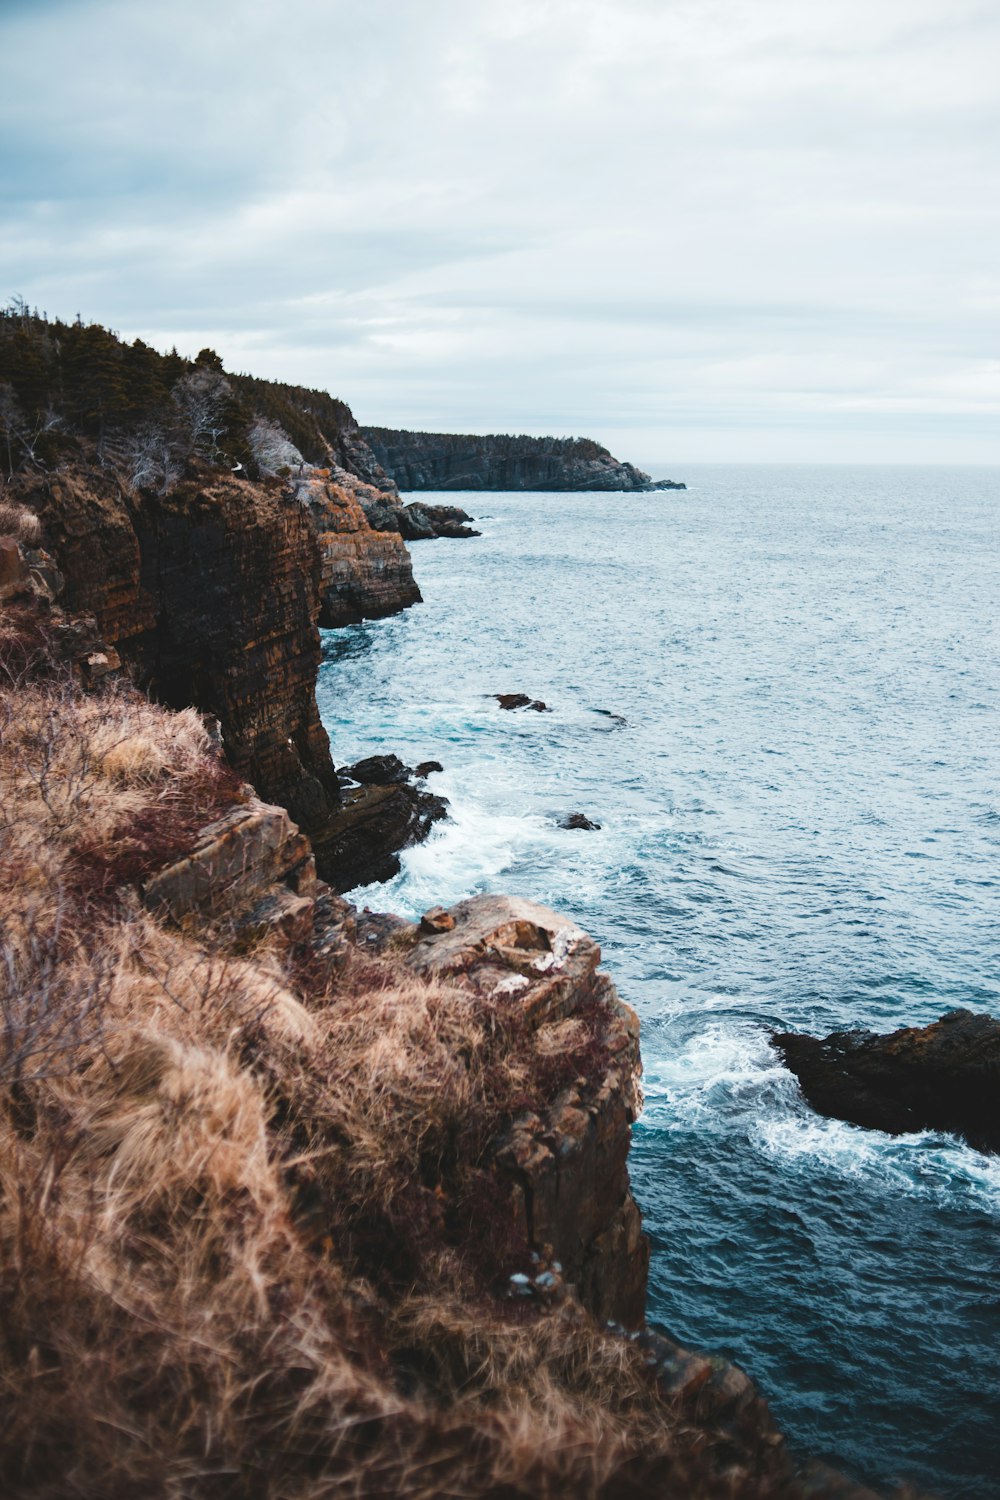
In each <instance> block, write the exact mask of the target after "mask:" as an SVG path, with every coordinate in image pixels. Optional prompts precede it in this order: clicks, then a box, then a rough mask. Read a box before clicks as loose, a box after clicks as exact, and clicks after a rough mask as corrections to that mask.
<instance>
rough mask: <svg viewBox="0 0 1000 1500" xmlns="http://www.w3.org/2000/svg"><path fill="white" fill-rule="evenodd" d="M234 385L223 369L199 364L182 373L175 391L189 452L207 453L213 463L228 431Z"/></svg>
mask: <svg viewBox="0 0 1000 1500" xmlns="http://www.w3.org/2000/svg"><path fill="white" fill-rule="evenodd" d="M232 395H233V388H232V386H231V385H230V384H229V381H228V380H227V379H226V377H225V375H223V374H222V372H221V370H213V369H210V368H206V367H199V368H197V369H194V370H191V371H190V372H189V373H188V374H187V375H182V376H181V378H180V380H178V382H177V384H176V385H175V386H174V388H173V391H172V392H171V400H172V401H173V403H174V406H175V407H176V409H177V412H178V415H179V418H180V422H181V427H182V430H183V432H184V434H185V437H186V440H187V443H188V445H189V452H190V451H194V452H199V453H204V454H205V456H206V457H207V458H209V459H210V460H211V461H212V462H213V463H214V462H215V461H216V460H217V459H218V456H219V438H220V437H221V436H222V434H223V433H224V432H225V430H226V409H227V407H228V405H229V403H230V401H231V400H232Z"/></svg>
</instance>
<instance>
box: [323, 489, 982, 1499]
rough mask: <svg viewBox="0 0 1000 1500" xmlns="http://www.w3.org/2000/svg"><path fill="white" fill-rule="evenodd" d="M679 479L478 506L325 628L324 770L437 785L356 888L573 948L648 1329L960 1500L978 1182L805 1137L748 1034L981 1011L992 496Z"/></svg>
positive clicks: (757, 1040) (964, 1153) (816, 1130)
mask: <svg viewBox="0 0 1000 1500" xmlns="http://www.w3.org/2000/svg"><path fill="white" fill-rule="evenodd" d="M686 477H687V478H688V481H689V486H690V487H689V490H688V491H687V493H686V494H682V495H680V496H646V497H641V496H640V497H628V498H626V497H615V498H614V500H613V501H610V502H609V500H608V498H607V497H603V498H602V497H593V496H573V495H558V496H556V495H552V496H538V495H523V496H522V495H505V496H493V495H491V496H490V497H489V509H490V512H491V515H492V519H491V521H490V524H489V526H488V527H486V528H484V531H485V534H484V535H483V537H481V538H480V539H479V540H477V541H472V542H467V541H451V542H447V541H440V542H433V543H420V544H418V545H416V546H415V547H414V549H413V551H414V562H415V569H416V573H417V576H418V578H419V580H420V586H421V589H422V591H423V593H424V598H425V601H426V602H425V604H424V605H422V606H420V607H419V608H417V609H414V610H411V611H408V612H407V613H406V614H405V615H402V616H398V617H396V618H394V619H391V620H385V621H380V622H378V623H377V624H371V625H364V626H359V627H355V628H353V629H351V630H346V631H337V632H330V633H328V634H327V635H326V636H325V640H324V650H325V655H326V665H325V667H324V670H323V673H322V674H321V683H320V702H321V710H322V712H323V716H324V721H325V722H326V724H327V727H328V728H329V730H330V732H331V737H332V740H333V743H334V747H335V751H336V755H337V758H338V760H339V761H341V762H346V761H350V760H353V759H355V758H357V757H360V756H362V755H366V754H371V753H374V752H377V751H384V750H393V751H395V752H396V753H397V754H399V755H401V756H402V757H403V758H404V759H405V760H407V761H408V762H409V763H410V764H416V763H418V762H420V761H423V760H430V759H434V760H439V761H440V762H441V763H442V764H443V765H444V766H445V768H446V770H445V773H444V774H443V775H435V776H433V777H432V778H431V786H432V788H433V789H434V790H435V791H440V792H442V793H443V794H444V795H446V796H448V797H449V798H450V799H451V819H450V821H449V822H448V823H445V824H442V825H440V826H439V827H438V828H437V829H436V830H435V832H434V833H433V834H432V836H431V838H430V839H429V840H428V841H427V842H426V844H424V845H422V846H420V847H418V848H416V849H412V850H408V851H406V853H405V854H404V857H403V867H402V870H401V873H400V875H399V876H398V877H397V878H396V879H395V880H394V881H391V882H389V883H388V884H387V885H385V886H374V887H369V888H368V889H366V890H365V891H362V892H355V893H353V895H354V899H357V900H360V901H362V902H365V903H367V904H369V905H372V906H374V907H376V908H387V909H390V910H397V911H400V912H401V913H403V914H404V915H408V916H411V917H414V916H417V915H418V914H419V913H420V912H421V911H423V910H425V909H426V908H427V907H428V906H429V905H432V904H438V903H441V902H443V903H445V904H449V903H451V902H453V901H455V900H457V899H459V898H460V897H462V896H465V895H468V894H470V893H471V892H473V891H478V890H489V889H493V890H497V889H500V890H506V891H509V892H511V893H513V894H520V895H526V896H529V897H532V898H534V899H536V900H540V901H543V902H546V903H547V904H549V905H551V906H554V907H556V908H560V909H562V910H565V911H566V912H568V913H569V914H571V915H572V916H573V917H574V918H575V919H576V920H577V921H579V922H580V923H581V924H582V925H583V926H584V927H586V928H587V929H588V930H589V931H590V932H592V933H593V934H594V936H595V937H596V938H597V939H598V941H599V942H600V943H601V945H602V948H603V951H604V958H605V963H606V966H607V967H608V969H609V970H610V971H611V973H612V974H613V975H614V978H615V980H616V982H617V984H618V987H619V989H620V990H621V991H622V993H623V995H624V996H625V998H626V999H628V1000H629V1001H630V1002H631V1003H632V1004H633V1005H635V1007H636V1008H637V1009H638V1011H639V1013H640V1016H641V1019H642V1025H643V1032H642V1047H643V1057H644V1061H645V1068H646V1075H645V1079H644V1085H645V1091H646V1107H645V1112H644V1115H643V1117H642V1119H641V1120H640V1121H639V1123H638V1125H637V1127H636V1130H635V1135H634V1141H633V1150H632V1157H631V1171H632V1176H633V1181H634V1184H635V1189H636V1195H637V1197H638V1199H639V1201H640V1204H641V1205H642V1208H643V1214H644V1219H645V1223H646V1226H647V1229H648V1230H649V1233H650V1236H651V1240H652V1247H653V1256H652V1266H651V1276H650V1312H651V1316H652V1317H653V1318H654V1319H655V1320H658V1321H659V1322H660V1323H661V1324H662V1325H663V1326H665V1327H667V1328H668V1329H669V1330H670V1331H672V1332H673V1333H674V1334H675V1335H676V1336H678V1337H680V1338H681V1339H683V1340H685V1341H686V1342H688V1343H691V1344H694V1345H696V1346H697V1345H700V1346H702V1347H705V1348H714V1349H719V1350H720V1351H722V1352H724V1353H726V1354H728V1355H729V1356H731V1357H734V1358H736V1359H737V1360H739V1361H740V1362H741V1363H742V1364H743V1365H744V1366H745V1367H746V1368H747V1369H748V1370H749V1371H750V1372H751V1374H753V1375H754V1376H755V1377H756V1378H757V1379H758V1380H759V1382H760V1383H761V1385H762V1386H763V1388H764V1389H765V1391H766V1392H767V1394H768V1397H769V1399H770V1401H771V1404H772V1407H773V1409H774V1410H775V1412H776V1414H777V1416H778V1418H779V1420H780V1421H781V1423H782V1425H783V1426H784V1428H785V1429H786V1431H787V1432H788V1433H789V1435H790V1437H791V1438H792V1440H793V1441H794V1442H796V1443H798V1444H799V1445H800V1446H801V1447H802V1448H803V1450H807V1451H810V1452H812V1453H816V1454H819V1455H825V1456H827V1457H828V1458H830V1459H831V1460H833V1461H834V1462H836V1463H838V1464H839V1465H840V1466H842V1467H846V1468H848V1469H849V1470H851V1471H853V1472H855V1473H856V1474H858V1475H859V1476H860V1477H863V1478H867V1479H869V1480H874V1481H881V1482H890V1481H892V1480H893V1479H895V1478H897V1477H900V1476H910V1477H911V1478H913V1479H915V1480H916V1481H918V1482H919V1483H921V1484H923V1485H924V1486H926V1487H927V1488H930V1489H933V1490H934V1491H935V1492H936V1493H937V1494H939V1495H941V1496H942V1497H948V1500H959V1497H962V1500H972V1497H976V1500H981V1497H983V1496H990V1495H996V1494H1000V1482H998V1475H1000V1446H998V1436H997V1434H998V1432H1000V1369H998V1361H997V1358H996V1351H997V1348H998V1347H1000V1288H998V1283H997V1277H998V1267H997V1245H998V1238H1000V1161H998V1160H996V1159H991V1158H986V1157H983V1156H981V1155H980V1154H978V1153H977V1152H974V1151H972V1150H971V1149H970V1148H969V1147H967V1146H965V1145H964V1144H962V1143H961V1142H959V1141H956V1140H954V1139H951V1138H949V1137H946V1136H941V1135H936V1134H933V1133H930V1132H925V1133H922V1134H918V1135H911V1136H902V1137H896V1138H891V1137H889V1136H885V1135H882V1134H880V1133H878V1132H874V1131H863V1130H859V1129H857V1128H856V1127H854V1126H851V1125H847V1124H843V1123H841V1122H839V1121H833V1120H824V1119H821V1118H820V1117H819V1116H817V1115H815V1114H814V1113H813V1112H812V1111H811V1110H810V1109H809V1107H808V1106H807V1105H806V1104H805V1102H804V1100H803V1099H802V1096H801V1094H800V1093H799V1090H798V1087H797V1084H796V1082H795V1079H794V1078H793V1076H792V1075H791V1074H790V1073H789V1072H788V1070H787V1069H786V1068H785V1067H784V1066H783V1065H782V1063H781V1061H780V1059H779V1058H778V1057H777V1055H776V1054H775V1053H774V1052H773V1050H772V1048H771V1047H770V1044H769V1041H768V1037H769V1035H770V1034H771V1033H772V1032H773V1031H775V1030H788V1029H799V1030H807V1031H811V1032H813V1033H819V1034H825V1033H826V1032H828V1031H831V1030H834V1029H839V1028H843V1027H845V1026H852V1025H858V1026H867V1027H871V1028H873V1029H876V1030H882V1031H886V1030H890V1029H892V1028H893V1027H895V1026H899V1025H903V1024H922V1023H925V1022H928V1021H931V1020H934V1019H936V1018H937V1017H938V1016H940V1015H941V1014H942V1013H943V1012H944V1011H946V1010H948V1009H950V1008H952V1007H954V1006H956V1005H965V1006H969V1007H970V1008H973V1009H981V1010H989V1011H991V1012H992V1013H993V1014H996V1015H1000V970H998V964H997V946H996V934H997V931H998V930H1000V900H998V896H1000V885H998V880H997V874H996V861H997V850H998V848H1000V814H998V812H997V800H996V765H995V758H996V757H995V747H996V744H997V742H998V739H1000V736H998V735H997V730H996V715H997V708H998V707H1000V624H998V620H1000V612H998V611H997V610H996V608H995V605H996V559H997V556H1000V507H998V485H997V476H996V474H995V473H994V472H992V471H972V470H966V471H957V470H956V471H946V470H936V471H930V470H924V471H921V470H910V471H888V470H851V469H839V470H808V471H806V470H803V471H794V470H781V471H765V470H753V471H751V470H745V471H737V470H717V471H709V470H704V471H701V473H698V472H694V473H691V474H689V475H687V476H686ZM449 498H451V497H449ZM478 503H479V502H478V499H477V497H468V500H467V508H468V509H470V510H472V511H475V510H476V508H477V504H478ZM512 691H524V692H527V693H528V694H530V696H532V697H538V698H542V699H544V700H545V701H546V702H547V703H548V704H549V705H550V706H551V708H552V710H553V711H552V712H551V713H547V714H538V713H533V712H523V713H507V712H502V711H500V710H499V708H498V707H497V705H496V703H495V702H494V701H493V699H492V697H491V694H493V693H497V692H512ZM572 812H583V813H585V814H586V815H587V816H588V817H590V818H592V819H593V820H595V821H597V822H599V823H600V824H601V825H602V826H601V831H600V832H598V833H586V832H576V831H567V830H564V829H561V828H560V827H559V826H558V823H559V819H560V818H561V817H562V816H564V815H565V814H567V813H572Z"/></svg>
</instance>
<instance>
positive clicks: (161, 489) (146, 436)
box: [124, 422, 184, 495]
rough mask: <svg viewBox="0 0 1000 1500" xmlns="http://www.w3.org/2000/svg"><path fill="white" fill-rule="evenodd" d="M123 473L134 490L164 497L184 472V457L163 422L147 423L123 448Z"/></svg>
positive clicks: (132, 435) (133, 434)
mask: <svg viewBox="0 0 1000 1500" xmlns="http://www.w3.org/2000/svg"><path fill="white" fill-rule="evenodd" d="M124 462H125V472H126V474H127V475H128V479H129V482H130V483H131V484H132V485H134V486H135V488H136V489H141V490H142V489H149V490H155V491H156V492H157V494H160V495H166V494H169V492H170V491H171V490H172V489H173V488H174V486H175V485H176V483H177V481H178V480H179V479H180V477H181V475H182V474H183V472H184V460H183V455H182V454H181V452H180V451H179V448H178V445H177V443H176V440H175V439H174V438H173V437H172V436H171V434H170V433H169V432H168V431H167V428H166V426H165V425H164V424H163V423H162V422H147V423H146V424H145V425H144V426H142V427H140V428H139V429H138V431H137V432H134V433H132V434H131V436H130V437H129V438H128V439H127V440H126V442H125V446H124Z"/></svg>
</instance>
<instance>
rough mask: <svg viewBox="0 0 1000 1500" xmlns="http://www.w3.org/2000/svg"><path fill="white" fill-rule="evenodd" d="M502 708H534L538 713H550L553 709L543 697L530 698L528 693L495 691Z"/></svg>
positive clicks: (495, 696)
mask: <svg viewBox="0 0 1000 1500" xmlns="http://www.w3.org/2000/svg"><path fill="white" fill-rule="evenodd" d="M493 696H494V698H495V699H496V700H497V702H498V703H499V705H500V707H501V708H507V709H512V708H533V709H534V710H535V712H536V713H539V714H549V713H551V712H552V710H551V709H550V708H549V706H548V704H547V703H543V702H542V700H541V698H529V697H528V695H527V693H494V694H493Z"/></svg>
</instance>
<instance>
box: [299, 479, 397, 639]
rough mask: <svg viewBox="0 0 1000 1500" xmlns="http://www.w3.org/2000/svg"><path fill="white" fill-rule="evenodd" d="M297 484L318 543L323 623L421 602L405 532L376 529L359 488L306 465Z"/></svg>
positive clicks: (348, 620)
mask: <svg viewBox="0 0 1000 1500" xmlns="http://www.w3.org/2000/svg"><path fill="white" fill-rule="evenodd" d="M292 483H293V492H294V495H295V498H296V500H297V501H298V502H299V504H300V505H302V506H303V507H304V509H305V511H306V513H307V515H308V516H309V518H310V521H311V524H312V526H313V528H314V531H315V534H316V538H317V541H318V543H319V550H320V591H319V596H320V608H319V624H320V625H321V626H323V627H324V628H326V629H336V628H337V627H338V626H341V625H353V624H355V623H356V622H357V621H359V620H364V619H371V620H374V619H380V618H381V617H382V616H384V615H394V614H398V613H399V611H400V610H402V609H406V608H407V607H408V606H409V605H411V604H419V603H420V590H419V589H418V587H417V585H416V583H415V581H414V578H413V566H412V563H411V561H410V554H409V552H407V550H406V546H405V544H404V542H403V538H402V536H401V534H400V533H399V531H398V529H375V528H374V527H372V526H371V525H370V524H369V521H368V518H367V515H366V513H365V510H364V507H363V506H362V504H361V502H360V500H359V498H358V494H357V490H356V489H349V488H345V487H344V486H342V485H340V484H336V483H334V481H333V480H332V479H331V477H330V474H329V472H328V471H327V470H324V469H304V470H303V472H302V473H301V474H300V475H298V476H297V477H296V478H295V479H294V480H293V482H292Z"/></svg>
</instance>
